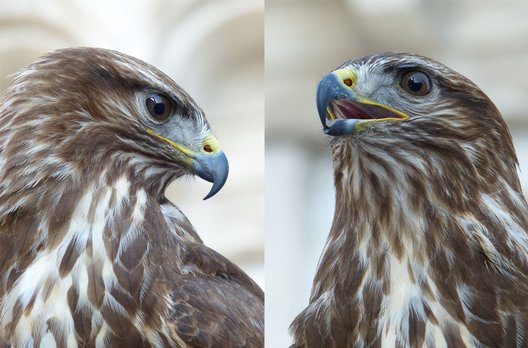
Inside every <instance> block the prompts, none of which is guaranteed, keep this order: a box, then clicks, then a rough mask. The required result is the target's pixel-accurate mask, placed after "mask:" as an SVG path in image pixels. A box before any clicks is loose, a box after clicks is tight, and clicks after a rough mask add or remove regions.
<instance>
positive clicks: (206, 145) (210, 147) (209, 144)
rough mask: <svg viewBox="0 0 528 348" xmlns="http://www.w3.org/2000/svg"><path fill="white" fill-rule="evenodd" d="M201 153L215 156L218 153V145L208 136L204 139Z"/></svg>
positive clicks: (212, 137) (213, 138)
mask: <svg viewBox="0 0 528 348" xmlns="http://www.w3.org/2000/svg"><path fill="white" fill-rule="evenodd" d="M202 151H203V152H206V153H208V154H211V155H212V154H215V153H217V152H218V151H220V143H219V142H218V140H216V138H215V137H214V136H212V135H208V136H206V137H205V139H204V142H203V146H202Z"/></svg>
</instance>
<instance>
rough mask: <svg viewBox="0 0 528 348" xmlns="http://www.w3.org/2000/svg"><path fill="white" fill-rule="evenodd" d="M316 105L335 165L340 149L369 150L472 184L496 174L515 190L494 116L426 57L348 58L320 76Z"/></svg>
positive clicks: (511, 157)
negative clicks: (440, 170) (453, 172)
mask: <svg viewBox="0 0 528 348" xmlns="http://www.w3.org/2000/svg"><path fill="white" fill-rule="evenodd" d="M316 100H317V110H318V113H319V117H320V119H321V122H322V124H323V129H324V132H325V133H326V134H328V135H330V136H332V137H331V145H332V151H333V156H334V160H335V161H336V163H346V162H347V159H348V158H349V157H350V155H352V154H351V153H350V152H347V151H348V150H346V149H360V150H361V151H362V152H363V153H365V152H367V153H369V154H375V153H376V151H377V153H376V155H377V156H380V155H382V154H383V155H384V156H385V155H388V156H390V157H393V158H397V159H398V160H397V161H396V162H397V163H400V164H401V160H402V159H403V158H413V160H414V161H415V162H416V163H422V164H423V165H421V166H418V167H420V168H424V166H425V167H429V168H444V170H443V173H444V174H445V173H447V172H448V171H447V169H448V168H451V169H452V168H459V169H458V170H457V175H459V174H460V173H463V174H464V175H465V177H464V180H469V178H476V179H471V180H472V181H477V180H479V182H480V184H483V183H485V182H488V183H489V182H495V181H496V180H497V178H498V177H503V178H505V180H508V181H511V185H512V186H514V187H517V186H518V184H517V182H515V180H516V178H517V175H516V168H517V158H516V155H515V150H514V147H513V143H512V140H511V135H510V133H509V130H508V128H507V126H506V123H505V122H504V119H503V118H502V116H501V115H500V112H499V111H498V110H497V108H496V107H495V105H494V104H493V103H492V102H491V100H490V99H489V98H488V97H487V96H486V95H485V94H484V93H483V92H482V91H481V90H480V89H479V88H478V87H477V86H476V85H475V84H474V83H473V82H471V81H470V80H469V79H467V78H465V77H464V76H462V75H460V74H459V73H457V72H455V71H453V70H452V69H450V68H448V67H446V66H445V65H443V64H441V63H438V62H436V61H434V60H432V59H430V58H426V57H422V56H418V55H414V54H408V53H381V54H375V55H371V56H367V57H363V58H358V59H353V60H350V61H348V62H345V63H344V64H342V65H341V66H340V67H338V68H337V69H335V70H334V71H332V72H331V73H330V74H328V75H326V76H324V77H323V78H322V80H321V82H320V83H319V86H318V88H317V98H316ZM343 145H344V147H343ZM380 150H381V152H380ZM353 151H355V150H353ZM353 153H355V152H353ZM356 155H357V154H356ZM454 162H456V163H457V164H458V165H459V166H458V167H454ZM477 173H478V174H477ZM427 175H431V173H429V174H427ZM446 175H447V174H446Z"/></svg>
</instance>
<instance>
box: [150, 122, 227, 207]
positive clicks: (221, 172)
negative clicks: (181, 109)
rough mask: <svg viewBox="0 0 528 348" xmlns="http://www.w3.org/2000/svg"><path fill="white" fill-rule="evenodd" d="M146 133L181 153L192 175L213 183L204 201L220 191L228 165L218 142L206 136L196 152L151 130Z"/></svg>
mask: <svg viewBox="0 0 528 348" xmlns="http://www.w3.org/2000/svg"><path fill="white" fill-rule="evenodd" d="M147 132H148V133H150V134H152V135H154V136H156V137H158V138H159V139H161V140H163V141H165V142H167V143H168V144H169V145H171V146H172V147H174V148H175V149H177V150H179V151H180V152H181V153H183V154H184V155H185V156H186V157H187V160H185V161H184V162H185V163H186V164H187V165H189V166H190V167H191V168H192V170H193V172H194V174H196V175H198V176H199V177H200V178H202V179H204V180H205V181H208V182H212V183H213V187H212V188H211V191H209V193H208V194H207V195H206V196H205V197H204V200H206V199H208V198H211V197H213V196H214V195H215V194H217V193H218V191H220V189H222V187H223V186H224V184H225V182H226V181H227V176H228V174H229V163H228V162H227V157H226V155H225V154H224V151H222V150H221V149H220V144H219V143H218V140H216V138H215V137H214V136H212V135H208V136H206V137H205V139H204V141H203V144H202V147H201V150H200V151H198V152H196V151H193V150H191V149H189V148H188V147H186V146H184V145H181V144H178V143H176V142H174V141H172V140H170V139H167V138H165V137H164V136H162V135H159V134H157V133H156V132H154V131H153V130H151V129H147Z"/></svg>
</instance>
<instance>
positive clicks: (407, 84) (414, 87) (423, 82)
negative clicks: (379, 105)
mask: <svg viewBox="0 0 528 348" xmlns="http://www.w3.org/2000/svg"><path fill="white" fill-rule="evenodd" d="M400 87H401V88H403V89H404V90H405V91H407V92H409V93H410V94H412V95H416V96H424V95H427V94H429V92H431V80H430V79H429V76H427V75H426V74H425V73H423V72H421V71H410V72H407V73H405V74H404V75H403V76H402V79H401V80H400Z"/></svg>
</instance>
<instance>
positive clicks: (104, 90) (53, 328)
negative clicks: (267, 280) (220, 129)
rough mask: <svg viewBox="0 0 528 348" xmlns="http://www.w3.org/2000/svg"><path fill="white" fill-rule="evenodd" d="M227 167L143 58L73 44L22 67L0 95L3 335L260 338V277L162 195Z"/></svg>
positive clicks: (195, 114) (218, 178)
mask: <svg viewBox="0 0 528 348" xmlns="http://www.w3.org/2000/svg"><path fill="white" fill-rule="evenodd" d="M227 172H228V165H227V160H226V157H225V155H224V153H223V152H222V151H221V149H220V146H219V144H218V142H217V140H216V139H215V137H214V136H213V134H212V132H211V129H210V127H209V124H208V122H207V120H206V118H205V117H204V114H203V112H202V111H201V110H200V108H199V107H198V106H197V105H196V103H195V102H194V101H193V100H192V99H191V97H190V96H189V95H188V94H187V93H186V92H185V91H183V90H182V89H181V88H180V87H179V86H178V85H177V84H176V83H174V82H173V81H172V80H171V79H170V78H168V77H167V76H166V75H164V74H163V73H162V72H160V71H159V70H157V69H156V68H154V67H153V66H150V65H148V64H146V63H144V62H142V61H140V60H138V59H135V58H133V57H129V56H127V55H125V54H122V53H119V52H115V51H111V50H106V49H96V48H71V49H63V50H58V51H55V52H52V53H50V54H47V55H45V56H43V57H42V58H40V59H39V60H38V61H37V62H35V63H34V64H32V65H30V66H29V67H27V68H25V69H23V70H22V71H21V72H20V73H18V74H17V75H16V76H15V78H14V80H13V82H12V83H11V84H10V86H9V87H8V90H7V93H6V94H5V96H4V98H3V99H2V101H1V104H0V343H3V344H4V345H6V346H12V347H39V346H40V347H262V346H263V293H262V290H261V289H260V288H259V287H258V286H257V285H256V284H255V283H254V282H253V281H252V280H251V279H250V278H249V277H248V276H247V275H246V274H245V273H244V272H243V271H242V270H240V269H239V268H238V267H237V266H235V265H234V264H233V263H231V262H230V261H229V260H227V259H226V258H224V257H223V256H221V255H220V254H218V253H217V252H215V251H213V250H211V249H209V248H208V247H206V246H205V245H204V244H203V243H202V241H201V240H200V237H199V236H198V235H197V233H196V232H195V230H194V229H193V227H192V225H191V224H190V222H189V221H188V220H187V218H186V217H185V216H184V215H183V214H182V212H181V211H180V210H179V209H178V208H177V207H176V206H174V205H173V204H172V203H171V202H170V201H168V200H167V199H166V198H165V196H164V191H165V188H166V187H167V185H168V184H169V183H170V182H171V181H173V180H175V179H177V178H179V177H182V176H185V175H191V174H196V175H198V176H199V177H201V178H203V179H205V180H208V181H211V182H213V187H212V190H211V192H210V193H209V194H208V196H207V197H210V196H212V195H214V194H215V193H216V192H218V190H220V188H221V187H222V185H223V184H224V182H225V180H226V178H227Z"/></svg>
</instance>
